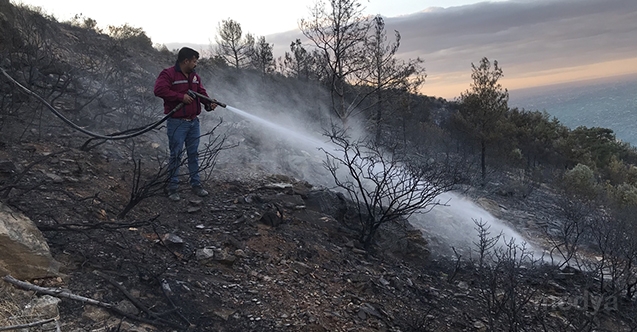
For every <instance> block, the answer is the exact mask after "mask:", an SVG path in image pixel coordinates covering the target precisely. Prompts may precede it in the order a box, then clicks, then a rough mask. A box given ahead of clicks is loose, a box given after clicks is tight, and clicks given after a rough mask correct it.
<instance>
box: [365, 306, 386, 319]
mask: <svg viewBox="0 0 637 332" xmlns="http://www.w3.org/2000/svg"><path fill="white" fill-rule="evenodd" d="M360 310H361V311H364V312H365V313H366V314H368V315H370V316H374V317H376V318H380V319H383V315H381V313H380V312H379V311H378V310H377V309H376V308H374V306H372V305H371V304H369V303H363V304H361V306H360Z"/></svg>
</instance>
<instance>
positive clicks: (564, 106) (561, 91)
mask: <svg viewBox="0 0 637 332" xmlns="http://www.w3.org/2000/svg"><path fill="white" fill-rule="evenodd" d="M509 107H511V108H513V107H517V108H519V109H525V110H527V111H546V112H547V113H549V114H550V115H551V116H552V117H555V118H557V119H558V120H559V121H560V123H562V124H563V125H565V126H567V127H569V128H571V129H574V128H577V127H579V126H585V127H588V128H591V127H601V128H608V129H612V130H613V132H614V133H615V137H616V138H617V139H618V140H621V141H623V142H627V143H630V144H631V145H632V146H634V147H637V74H632V75H624V76H615V77H612V78H604V79H596V80H586V81H578V82H573V83H563V84H555V85H548V86H542V87H534V88H527V89H519V90H511V91H509Z"/></svg>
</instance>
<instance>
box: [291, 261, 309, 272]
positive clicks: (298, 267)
mask: <svg viewBox="0 0 637 332" xmlns="http://www.w3.org/2000/svg"><path fill="white" fill-rule="evenodd" d="M290 267H291V268H292V269H293V270H295V271H297V272H298V273H299V274H300V275H306V274H308V273H309V272H310V271H312V270H313V269H312V268H311V267H310V266H309V265H307V264H305V263H303V262H298V261H294V262H292V264H290Z"/></svg>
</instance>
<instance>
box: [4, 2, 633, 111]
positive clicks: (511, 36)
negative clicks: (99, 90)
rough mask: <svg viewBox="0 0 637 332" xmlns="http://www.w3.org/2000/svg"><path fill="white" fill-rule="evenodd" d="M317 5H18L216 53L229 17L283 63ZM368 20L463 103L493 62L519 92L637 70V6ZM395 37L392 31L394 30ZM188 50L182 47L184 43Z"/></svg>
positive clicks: (486, 8) (427, 89) (410, 14)
mask: <svg viewBox="0 0 637 332" xmlns="http://www.w3.org/2000/svg"><path fill="white" fill-rule="evenodd" d="M315 1H316V0H271V1H254V0H252V1H248V0H234V1H214V2H211V1H201V2H196V1H191V2H188V4H189V7H185V6H181V5H180V4H181V3H180V2H175V1H164V0H155V1H144V0H138V1H131V0H127V1H123V0H109V1H100V2H96V1H86V0H21V1H20V0H15V1H13V2H14V3H20V2H22V3H25V4H29V5H34V6H39V7H41V8H42V9H43V10H44V11H45V12H47V13H50V14H53V15H54V16H55V17H56V18H57V19H58V20H60V21H65V20H69V19H70V18H72V17H73V16H74V15H76V14H79V13H81V14H83V15H84V16H85V17H90V18H92V19H95V20H96V21H97V23H98V26H100V27H106V26H108V25H122V24H124V23H128V24H129V25H132V26H134V27H141V28H142V29H144V31H146V33H147V35H148V36H149V37H150V38H151V39H152V40H153V42H154V43H159V44H167V45H169V46H171V48H173V47H172V46H176V45H180V44H181V45H189V46H194V45H199V46H200V48H199V49H202V50H203V49H207V48H208V45H210V43H211V42H214V36H215V35H216V32H217V27H218V24H219V22H220V21H221V20H224V19H228V18H232V19H233V20H235V21H237V22H239V23H240V24H241V26H242V28H243V30H244V31H246V32H250V33H253V34H255V35H257V36H266V39H267V40H268V42H270V43H273V44H274V50H275V56H281V55H283V53H284V52H285V51H286V50H287V49H288V45H289V44H290V42H291V41H293V40H295V39H296V38H301V39H303V36H302V34H301V33H300V31H298V21H299V20H300V19H302V18H307V17H309V13H310V11H309V10H310V7H311V6H312V5H313V4H314V3H315ZM360 3H361V4H362V5H363V6H364V7H365V10H364V13H365V14H368V15H376V14H381V15H382V16H383V17H385V22H386V28H387V30H388V31H389V32H391V31H392V30H398V31H399V32H400V34H401V36H402V40H401V46H400V49H399V53H398V55H397V56H398V57H399V58H401V59H405V60H407V59H414V58H417V57H419V58H421V59H422V60H424V67H425V70H426V73H427V79H426V81H425V84H424V85H423V88H422V92H423V93H424V94H426V95H430V96H438V97H443V98H447V99H454V98H455V97H457V96H459V95H460V93H461V92H463V91H466V90H467V89H468V88H469V84H470V83H471V64H472V63H475V64H477V63H479V62H480V59H481V58H483V57H487V58H488V59H489V60H491V61H494V60H495V61H498V63H499V65H500V67H501V68H502V69H503V72H504V78H503V79H502V84H503V86H504V87H506V88H507V89H509V90H515V89H522V88H526V87H536V86H543V85H550V84H556V83H565V82H572V81H579V80H586V79H596V78H600V77H608V76H615V75H623V74H632V73H637V1H635V0H501V1H482V2H481V1H475V0H391V1H388V0H369V1H368V0H361V1H360ZM388 35H392V33H388ZM177 47H178V46H177Z"/></svg>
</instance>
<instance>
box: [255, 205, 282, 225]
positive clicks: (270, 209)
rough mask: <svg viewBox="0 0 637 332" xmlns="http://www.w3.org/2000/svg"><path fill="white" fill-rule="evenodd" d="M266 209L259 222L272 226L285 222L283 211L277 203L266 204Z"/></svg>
mask: <svg viewBox="0 0 637 332" xmlns="http://www.w3.org/2000/svg"><path fill="white" fill-rule="evenodd" d="M264 208H265V209H266V210H265V212H264V213H263V215H262V216H261V219H259V222H260V223H262V224H265V225H268V226H271V227H277V226H279V225H280V224H282V223H283V212H282V211H281V209H279V207H278V206H277V205H276V204H264Z"/></svg>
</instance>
